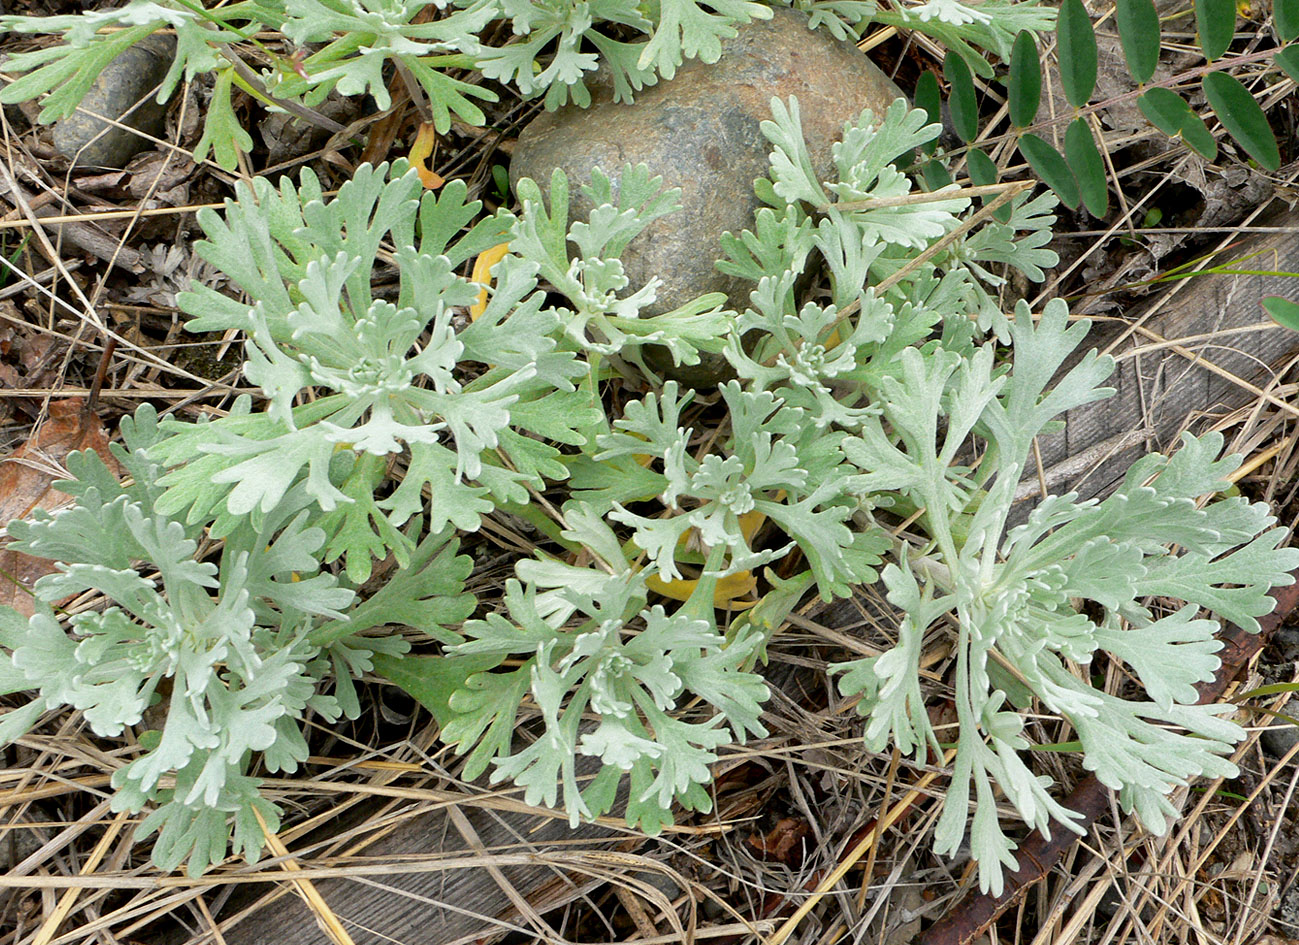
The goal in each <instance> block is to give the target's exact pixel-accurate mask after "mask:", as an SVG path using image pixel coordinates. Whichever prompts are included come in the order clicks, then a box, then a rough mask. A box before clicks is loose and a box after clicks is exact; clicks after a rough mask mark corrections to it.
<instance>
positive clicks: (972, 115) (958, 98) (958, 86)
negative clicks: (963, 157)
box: [943, 52, 979, 141]
mask: <svg viewBox="0 0 1299 945" xmlns="http://www.w3.org/2000/svg"><path fill="white" fill-rule="evenodd" d="M943 75H945V76H946V77H947V81H948V83H949V84H950V85H951V87H952V95H951V98H950V99H948V105H949V106H950V107H951V110H952V124H953V125H955V126H956V133H957V134H958V135H960V136H961V140H962V141H973V140H974V139H975V138H976V137H978V134H979V106H978V103H977V102H976V101H975V98H974V77H973V76H972V75H971V74H970V67H969V66H967V65H966V64H965V60H964V59H962V58H961V57H960V56H959V55H957V54H956V53H954V52H949V53H948V54H947V55H946V56H945V57H944V58H943Z"/></svg>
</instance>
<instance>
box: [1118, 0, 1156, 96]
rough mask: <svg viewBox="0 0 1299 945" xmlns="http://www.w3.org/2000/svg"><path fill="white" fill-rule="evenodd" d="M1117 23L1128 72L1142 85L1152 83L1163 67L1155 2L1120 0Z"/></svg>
mask: <svg viewBox="0 0 1299 945" xmlns="http://www.w3.org/2000/svg"><path fill="white" fill-rule="evenodd" d="M1115 20H1116V22H1117V23H1118V27H1119V42H1120V43H1122V44H1123V58H1124V59H1126V60H1127V62H1128V71H1129V72H1131V73H1132V78H1134V79H1136V80H1137V81H1138V82H1143V83H1144V82H1149V81H1150V77H1151V76H1152V75H1154V74H1155V66H1157V65H1159V14H1158V13H1157V12H1155V5H1154V3H1152V2H1151V0H1118V6H1117V8H1116V9H1115Z"/></svg>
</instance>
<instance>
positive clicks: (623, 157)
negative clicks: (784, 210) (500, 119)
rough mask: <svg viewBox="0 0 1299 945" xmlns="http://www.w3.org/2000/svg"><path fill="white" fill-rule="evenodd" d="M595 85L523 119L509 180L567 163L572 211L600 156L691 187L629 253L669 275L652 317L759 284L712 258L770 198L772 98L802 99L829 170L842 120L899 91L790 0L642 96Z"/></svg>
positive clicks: (632, 266) (582, 214) (639, 274)
mask: <svg viewBox="0 0 1299 945" xmlns="http://www.w3.org/2000/svg"><path fill="white" fill-rule="evenodd" d="M592 85H593V95H592V104H591V106H590V107H589V108H585V109H583V108H577V107H575V106H568V107H565V108H561V109H559V110H558V111H555V112H549V113H543V114H542V115H540V116H538V117H537V118H536V119H535V120H534V121H532V122H531V123H530V124H529V125H528V126H527V127H526V128H525V129H524V130H523V132H522V133H521V134H520V135H519V141H518V144H517V145H516V146H515V149H514V155H513V158H512V160H511V163H510V182H511V184H514V185H517V183H518V181H519V180H520V179H522V178H524V177H530V178H532V179H533V180H535V181H537V182H538V183H539V184H543V185H544V184H546V183H548V182H549V181H550V176H551V172H552V171H553V170H554V169H555V168H556V167H559V168H562V169H563V171H564V172H565V174H567V176H568V180H569V191H570V200H571V204H570V207H569V219H570V220H574V219H585V218H586V216H587V214H589V213H590V211H591V210H592V207H591V203H590V201H589V200H587V199H586V197H585V196H584V195H583V194H581V193H580V191H579V188H580V187H581V186H582V185H584V184H587V183H589V182H590V179H591V169H592V168H594V167H600V168H602V169H603V170H604V171H605V172H606V173H608V174H610V175H611V176H615V175H617V174H618V173H619V172H621V170H622V168H623V167H624V166H625V165H627V164H640V163H644V164H646V165H648V166H649V169H650V173H651V175H658V176H662V178H663V183H664V186H666V187H680V188H681V200H680V202H681V205H682V209H681V210H679V211H678V212H676V213H673V214H670V215H669V216H667V217H663V218H661V219H659V220H656V221H655V222H654V223H652V224H650V226H649V227H647V228H646V230H645V231H644V232H643V233H641V234H640V235H639V236H638V237H637V238H636V239H634V240H633V241H632V242H631V244H630V245H629V246H628V247H627V248H626V249H625V250H624V251H623V253H622V255H621V259H622V262H623V266H624V268H625V270H626V273H627V276H628V278H629V279H630V280H631V288H632V290H633V291H634V290H635V289H636V288H639V287H640V286H642V285H644V284H645V283H646V282H648V281H649V279H650V278H651V277H653V276H658V277H659V278H661V279H662V280H663V285H662V286H660V288H659V291H658V298H657V300H656V302H655V303H654V305H653V306H652V307H651V308H649V309H648V310H647V314H650V315H654V314H661V313H663V312H667V311H671V310H672V309H674V308H676V307H678V306H680V305H682V304H684V303H685V302H688V301H690V300H691V299H693V298H695V297H696V296H699V295H701V294H703V293H705V292H722V293H724V294H725V295H726V296H727V298H728V299H729V304H730V305H731V306H732V307H734V308H737V309H740V310H743V309H744V307H745V306H746V305H747V304H748V296H749V292H750V291H752V288H753V286H752V284H751V283H748V282H746V281H744V280H742V279H738V278H735V277H732V276H726V275H723V274H722V273H720V272H718V271H717V270H716V268H714V263H715V262H716V261H717V260H718V259H720V258H721V256H722V252H721V246H720V242H719V240H720V238H721V235H722V234H723V233H724V232H726V231H728V230H729V231H730V232H732V233H735V234H737V235H738V234H739V233H740V231H742V230H745V229H750V228H752V226H753V215H754V212H755V211H757V210H758V208H759V207H760V206H761V203H760V202H759V201H758V199H757V197H755V196H754V193H753V181H754V179H755V178H759V177H766V176H767V172H768V161H767V158H768V154H769V153H770V151H771V144H770V142H768V141H767V139H766V138H765V137H764V136H763V134H762V131H761V130H760V129H759V127H758V126H759V123H760V122H763V121H766V120H768V119H770V118H771V100H772V98H779V99H781V100H782V101H788V100H789V98H790V96H794V97H796V98H797V99H798V105H799V111H800V112H801V115H802V122H803V131H804V134H805V135H806V137H807V141H808V147H809V150H810V151H811V155H812V161H813V164H814V166H815V168H816V170H817V173H818V174H820V175H821V176H822V177H823V178H829V177H830V176H831V173H832V171H833V167H834V164H833V161H832V158H831V147H832V146H833V145H834V143H835V142H836V141H838V140H839V138H840V137H841V136H842V134H843V125H844V122H845V121H855V120H856V119H857V117H858V116H859V115H860V114H861V112H862V110H863V109H865V108H870V109H871V110H872V111H874V112H875V113H876V114H877V115H880V114H882V113H883V112H884V110H885V109H886V108H887V107H888V106H889V104H890V103H892V102H893V101H894V100H895V99H897V98H899V97H900V96H902V91H901V90H900V89H899V88H898V87H897V86H896V85H895V84H894V83H893V82H892V81H891V80H890V79H889V78H888V76H886V75H885V74H884V73H883V72H882V71H881V70H880V69H879V68H878V67H877V66H876V65H875V64H874V63H873V62H871V61H870V59H868V58H867V57H866V56H865V55H864V54H863V53H862V52H861V51H860V50H858V49H857V47H856V46H854V45H853V44H852V43H850V42H846V41H842V40H837V39H835V38H834V37H833V36H831V35H829V34H828V33H826V32H824V31H821V30H817V31H812V30H809V29H808V27H807V17H806V16H805V15H804V14H802V13H799V12H797V11H795V10H792V9H788V8H775V9H773V10H772V18H771V19H770V20H755V21H753V22H751V23H749V24H746V25H744V26H741V27H739V28H738V35H737V36H736V37H734V38H733V39H730V40H726V41H724V42H723V43H722V56H721V58H720V59H719V60H718V61H717V62H715V63H712V64H709V63H704V62H700V61H699V60H690V61H688V62H686V63H685V64H684V65H683V66H681V68H680V69H678V70H677V73H676V76H675V78H673V79H672V80H671V81H669V82H662V81H660V82H659V84H658V85H656V86H653V87H652V88H647V89H643V90H642V91H641V92H640V93H639V94H638V95H637V97H636V101H635V103H634V104H632V105H622V104H615V103H614V102H613V93H612V88H611V87H610V86H609V85H608V84H607V83H606V84H604V85H600V84H599V77H598V76H597V79H596V81H595V82H593V83H592ZM662 360H663V359H656V361H659V362H662ZM668 363H670V362H668ZM662 366H664V367H666V365H665V364H664V365H662ZM668 373H669V374H670V375H671V376H674V377H677V378H678V379H681V380H683V381H685V382H687V383H695V384H696V385H697V386H703V385H704V384H707V383H716V382H717V380H718V379H719V375H718V372H717V365H716V363H714V364H713V366H712V367H711V368H706V369H705V370H704V371H703V372H700V371H698V370H696V371H693V372H692V371H689V370H685V371H683V370H680V369H676V370H670V371H668Z"/></svg>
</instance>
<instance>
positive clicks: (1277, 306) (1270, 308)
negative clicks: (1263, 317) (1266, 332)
mask: <svg viewBox="0 0 1299 945" xmlns="http://www.w3.org/2000/svg"><path fill="white" fill-rule="evenodd" d="M1263 308H1264V309H1266V310H1267V313H1268V314H1269V315H1271V316H1272V320H1273V321H1274V322H1276V323H1277V324H1278V325H1280V326H1281V327H1282V328H1289V329H1290V330H1291V331H1299V302H1291V301H1290V300H1289V299H1283V298H1281V296H1279V295H1269V296H1268V297H1267V298H1265V299H1264V300H1263Z"/></svg>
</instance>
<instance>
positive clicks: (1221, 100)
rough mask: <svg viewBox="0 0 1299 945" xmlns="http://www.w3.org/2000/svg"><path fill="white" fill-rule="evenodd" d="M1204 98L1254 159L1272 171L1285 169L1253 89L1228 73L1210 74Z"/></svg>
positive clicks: (1205, 83) (1205, 79)
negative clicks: (1280, 168)
mask: <svg viewBox="0 0 1299 945" xmlns="http://www.w3.org/2000/svg"><path fill="white" fill-rule="evenodd" d="M1204 94H1205V96H1206V97H1207V98H1208V99H1209V104H1210V105H1211V106H1213V110H1214V112H1215V113H1216V114H1217V116H1218V120H1219V121H1221V122H1222V126H1223V127H1224V128H1226V129H1227V131H1228V132H1230V133H1231V136H1232V137H1233V138H1235V139H1236V140H1237V141H1238V142H1239V143H1240V145H1241V147H1243V148H1244V149H1245V150H1246V151H1248V152H1249V155H1250V157H1252V158H1253V159H1254V160H1256V161H1258V163H1259V164H1261V165H1262V166H1263V167H1265V168H1267V169H1268V170H1269V171H1275V170H1276V169H1277V168H1279V167H1280V166H1281V152H1280V150H1279V149H1278V148H1277V144H1276V138H1275V137H1274V136H1273V134H1272V128H1271V127H1270V126H1269V125H1268V123H1267V116H1266V115H1264V114H1263V109H1261V108H1259V106H1258V102H1256V101H1254V96H1253V95H1251V94H1250V93H1249V89H1247V88H1245V86H1243V85H1242V84H1241V83H1240V81H1239V80H1238V79H1234V78H1232V77H1231V76H1229V75H1227V74H1226V73H1225V72H1210V73H1209V74H1208V75H1206V76H1205V77H1204Z"/></svg>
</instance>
